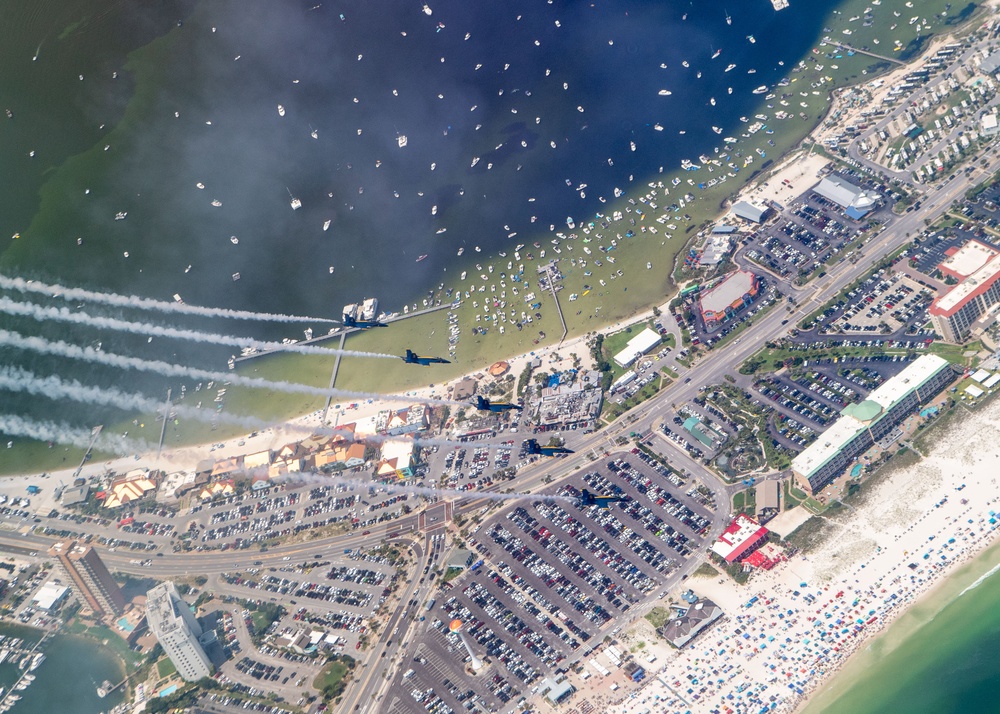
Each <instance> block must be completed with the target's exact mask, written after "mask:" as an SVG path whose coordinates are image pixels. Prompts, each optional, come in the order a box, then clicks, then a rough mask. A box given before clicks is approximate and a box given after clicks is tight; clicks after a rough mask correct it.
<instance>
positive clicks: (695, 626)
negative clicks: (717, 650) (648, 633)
mask: <svg viewBox="0 0 1000 714" xmlns="http://www.w3.org/2000/svg"><path fill="white" fill-rule="evenodd" d="M723 614H724V613H723V612H722V608H721V607H719V606H718V605H716V604H715V603H714V602H712V601H711V600H709V599H708V598H701V599H699V600H695V601H694V602H693V603H691V604H690V606H688V607H677V616H676V617H672V618H671V619H670V620H669V621H667V622H666V623H664V624H663V625H662V626H661V627H660V629H659V630H657V632H658V633H659V635H660V636H661V637H662V638H663V639H665V640H666V641H667V642H669V643H670V644H672V645H673V646H674V647H676V648H677V649H682V648H683V647H684V646H685V645H688V644H690V643H691V641H692V640H694V638H695V637H697V636H698V635H700V634H701V633H702V632H704V631H705V630H707V629H708V628H709V626H710V625H711V624H712V623H714V622H717V621H718V620H720V619H722V616H723Z"/></svg>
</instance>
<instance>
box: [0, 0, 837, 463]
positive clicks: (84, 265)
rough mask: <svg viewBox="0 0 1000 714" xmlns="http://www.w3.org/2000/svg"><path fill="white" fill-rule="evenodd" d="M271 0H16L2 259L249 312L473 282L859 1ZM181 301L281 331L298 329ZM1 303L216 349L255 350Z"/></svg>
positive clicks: (63, 335) (70, 412) (639, 170)
mask: <svg viewBox="0 0 1000 714" xmlns="http://www.w3.org/2000/svg"><path fill="white" fill-rule="evenodd" d="M251 4H252V7H253V11H252V12H251V11H248V10H247V7H248V5H247V3H246V2H236V1H229V2H223V1H214V2H194V1H193V0H191V1H184V0H176V1H175V2H172V3H156V4H154V5H152V6H150V5H148V4H141V5H138V4H135V3H121V2H120V3H110V4H109V3H106V2H100V1H98V0H75V1H74V2H71V3H64V2H60V1H59V0H41V2H39V3H35V4H31V5H23V4H18V3H10V4H9V6H8V7H7V8H6V11H7V13H8V14H9V15H10V21H9V22H8V23H5V25H4V28H3V30H2V31H3V33H5V34H4V37H3V38H4V39H5V40H6V42H4V43H0V59H2V60H3V61H2V62H0V77H2V78H3V79H4V81H5V82H6V83H7V85H9V86H10V87H11V91H10V93H9V94H7V95H5V96H4V97H3V101H4V103H5V104H7V105H8V106H7V107H5V108H9V109H10V110H11V112H12V114H13V117H12V118H10V119H7V118H5V117H3V116H0V129H2V131H0V157H2V158H3V159H4V162H5V166H7V167H10V169H11V170H10V171H8V172H4V174H3V176H2V177H0V189H3V190H0V208H2V209H3V210H0V235H11V236H14V235H18V238H17V239H14V240H7V239H6V238H5V239H4V240H3V241H0V251H2V252H0V269H2V270H3V271H5V272H7V273H13V274H19V275H22V276H24V277H29V278H38V279H42V280H45V281H47V282H63V283H66V284H71V285H81V286H86V287H92V288H99V289H109V290H115V291H118V292H122V293H128V294H139V295H144V296H150V297H157V298H160V299H166V300H170V299H171V298H172V296H174V295H175V294H176V295H178V296H179V297H181V298H182V299H184V300H185V301H187V302H190V303H193V304H202V305H215V306H224V307H239V308H243V309H250V310H267V311H274V312H290V313H296V314H313V315H317V316H325V317H337V316H338V314H339V312H340V306H342V305H343V304H345V303H347V302H351V301H354V300H357V299H358V298H361V297H364V296H369V295H376V296H378V297H379V299H380V300H381V303H382V306H383V308H384V309H387V310H400V309H401V308H402V307H403V305H404V304H409V303H412V302H414V301H419V299H420V298H421V297H422V296H424V295H426V294H427V292H426V291H428V290H433V289H435V288H437V287H438V286H439V285H440V284H443V283H446V282H448V283H450V284H452V285H453V284H454V282H455V278H457V275H456V273H457V272H459V271H460V270H463V269H465V268H464V267H460V266H468V263H469V261H470V260H471V261H473V262H475V261H477V260H482V259H485V257H486V256H488V255H492V254H495V253H496V252H497V251H501V250H511V249H513V248H514V247H515V246H516V245H517V244H518V243H526V244H529V245H530V243H532V242H535V241H538V240H543V239H546V238H547V237H548V236H549V235H550V227H551V228H554V229H555V230H565V228H566V219H567V217H568V216H572V217H574V218H575V219H576V220H578V221H579V220H582V219H583V218H587V217H590V216H592V215H593V214H594V213H595V212H597V211H599V210H601V208H602V207H603V206H604V204H603V203H602V202H601V201H600V198H601V197H604V198H605V199H607V200H613V197H614V193H615V189H616V188H617V189H621V190H623V191H627V190H628V189H629V188H630V187H631V186H633V185H635V184H637V183H641V182H645V181H646V180H648V179H649V178H650V177H654V176H656V175H657V174H658V173H659V172H660V170H661V168H662V169H664V170H676V169H677V168H678V167H679V165H680V162H681V160H682V159H683V158H690V159H692V160H697V157H698V155H699V154H700V153H711V152H712V149H713V147H716V146H721V145H722V141H721V139H722V138H723V137H724V136H727V135H729V134H730V133H732V134H738V132H739V130H740V128H741V127H742V126H743V123H742V122H741V121H740V117H741V116H744V115H749V114H751V113H752V112H751V108H752V107H754V106H755V105H756V103H757V102H758V101H759V100H760V99H761V97H760V95H754V94H753V93H752V90H753V89H754V88H755V87H757V86H759V85H762V84H766V85H769V86H773V85H774V84H775V82H776V81H777V80H778V79H780V78H781V77H783V76H785V75H786V74H788V72H789V70H790V69H791V67H792V66H793V65H794V64H795V63H796V62H797V61H798V60H799V59H800V58H802V57H803V56H805V55H806V54H807V53H808V51H809V48H810V47H811V46H812V43H814V42H815V40H816V38H817V37H818V36H819V35H820V34H821V30H822V18H823V17H824V16H825V15H826V14H827V13H828V12H829V11H830V10H831V9H832V8H834V7H835V6H836V5H837V3H836V2H834V0H823V1H822V2H810V3H796V4H795V6H793V7H792V8H790V9H789V10H786V11H782V12H780V13H775V12H773V11H772V10H771V9H770V7H769V6H767V5H766V3H764V0H760V2H759V3H758V5H760V6H761V7H764V8H765V10H766V11H761V7H757V6H755V5H754V4H752V3H728V4H726V3H723V2H699V3H694V2H691V3H686V4H685V3H663V2H653V1H639V0H633V1H631V2H624V3H612V4H592V3H586V2H569V3H565V2H563V3H555V2H553V3H548V2H545V1H544V0H513V1H511V2H504V3H486V2H473V3H467V2H458V1H456V0H447V1H446V0H442V1H441V2H434V3H431V4H430V5H429V8H430V10H431V12H432V14H430V15H428V14H427V13H426V12H425V11H424V9H423V7H422V4H421V3H417V2H413V3H395V2H388V0H382V1H379V2H371V3H347V2H325V3H321V4H319V5H317V6H315V7H314V6H313V5H312V4H309V3H291V2H283V3H274V2H263V1H261V2H254V3H251ZM728 5H732V7H728ZM727 13H728V14H729V15H730V16H731V19H732V24H731V25H730V24H727V23H726V15H727ZM748 35H753V36H754V37H755V39H756V42H755V43H751V42H750V41H749V39H748ZM716 52H718V53H719V54H718V56H715V57H714V58H713V55H714V54H715V53H716ZM684 62H687V64H688V65H689V66H687V67H685V66H684V64H683V63H684ZM779 63H784V65H782V64H779ZM730 64H733V65H736V66H735V68H733V69H732V70H731V71H729V72H727V71H726V68H727V67H728V66H729V65H730ZM661 65H665V67H663V66H661ZM751 70H753V72H752V73H751ZM699 74H700V75H701V76H700V77H699V76H698V75H699ZM81 76H82V77H83V79H80V77H81ZM730 87H731V88H732V93H731V94H730V93H729V91H728V90H729V88H730ZM660 90H667V91H669V92H671V94H670V95H669V96H661V95H660V94H659V92H660ZM713 98H714V100H715V104H714V105H713V104H712V100H713ZM279 105H281V106H282V107H284V110H285V115H284V116H280V115H279V112H278V106H279ZM581 110H582V111H581ZM751 121H752V119H751ZM657 126H659V127H661V128H662V131H660V130H657V128H656V127H657ZM713 126H716V127H718V128H719V129H720V131H721V134H717V133H716V132H714V131H713V130H712V127H713ZM359 130H360V134H359V133H358V132H359ZM312 132H315V135H316V138H313V136H312ZM401 136H405V137H406V138H407V141H406V146H405V147H400V146H399V143H400V140H399V139H400V137H401ZM633 144H634V145H635V150H634V151H633V150H632V145H633ZM553 145H554V148H553ZM31 152H34V156H30V155H29V154H30V153H31ZM477 159H478V161H476V160H477ZM473 163H475V165H474V166H473ZM199 184H201V185H203V186H204V187H205V188H204V189H200V188H198V185H199ZM293 196H294V197H296V198H299V199H300V200H301V201H302V207H301V208H300V209H299V210H292V207H291V205H290V200H291V198H292V197H293ZM213 201H217V202H219V203H221V205H218V206H216V205H213ZM117 216H124V218H123V219H122V220H116V217H117ZM327 221H329V222H330V227H329V230H326V231H324V230H323V226H324V224H325V223H326V222H327ZM477 247H478V248H479V249H480V250H481V253H478V252H476V248H477ZM460 249H464V256H463V257H461V258H460V257H458V255H457V253H458V252H459V250H460ZM529 250H530V248H529ZM423 255H426V256H427V258H426V259H424V260H422V261H421V262H419V263H417V262H416V260H417V259H418V258H419V257H420V256H423ZM331 270H332V271H333V272H331ZM449 270H450V271H451V272H450V278H451V280H449V279H448V278H449V272H448V271H449ZM237 274H238V276H239V279H238V280H234V277H235V276H236V275H237ZM53 304H56V305H59V306H63V305H64V303H63V302H62V301H55V302H54V303H53ZM71 309H72V306H71ZM97 311H98V312H102V313H103V314H106V315H110V316H112V317H126V316H127V317H129V318H130V319H136V318H137V315H136V313H134V312H132V313H131V314H127V315H126V314H125V313H122V312H121V311H115V310H100V309H98V310H97ZM143 319H152V320H153V321H156V318H155V317H154V318H150V317H149V316H143ZM161 321H162V319H161ZM171 322H172V323H174V324H178V323H180V324H181V326H189V327H195V328H198V329H204V330H224V331H226V332H227V333H230V334H232V333H241V334H247V333H248V332H252V333H253V336H254V337H257V338H279V337H286V336H298V330H299V329H301V327H296V328H292V330H291V334H290V330H289V328H288V327H287V326H271V325H263V324H232V323H229V324H226V325H224V326H222V325H219V324H218V323H212V322H207V321H204V320H203V321H195V320H188V321H179V320H171ZM3 324H4V327H5V328H6V329H12V330H17V331H19V332H22V333H24V334H32V335H39V336H42V337H45V338H47V339H61V340H67V341H70V342H73V343H76V344H81V345H89V346H93V347H99V348H101V349H103V350H106V351H109V352H112V351H113V352H117V353H122V354H129V355H134V356H139V357H143V358H157V359H166V360H168V361H172V362H182V363H188V364H195V365H198V366H204V367H208V368H212V369H218V368H220V367H223V365H224V363H225V359H226V358H227V357H228V356H229V354H230V353H231V352H232V351H233V350H232V348H230V347H225V348H213V347H211V346H206V345H197V344H191V343H185V342H181V341H169V340H164V339H159V338H157V339H155V340H153V341H152V342H147V340H146V338H145V337H141V336H133V335H127V334H122V333H112V332H108V331H99V330H96V329H92V328H85V327H80V326H71V325H66V324H64V323H55V322H44V323H39V322H36V321H35V320H32V319H29V318H21V317H18V318H14V317H10V316H4V318H3ZM303 327H304V326H303ZM316 327H317V328H318V329H325V326H320V325H317V326H316ZM0 357H2V358H3V359H4V360H5V361H6V362H8V363H16V364H19V365H22V366H26V367H28V368H30V369H32V370H33V371H35V372H36V373H39V374H50V373H58V374H60V375H61V376H63V377H64V378H66V377H73V378H78V379H80V380H81V381H83V382H86V383H88V384H97V385H105V386H109V385H112V384H114V385H116V386H119V387H121V388H125V389H137V390H143V391H145V392H146V393H149V394H155V395H157V396H158V397H159V396H161V395H163V394H164V393H165V390H166V388H167V387H168V386H173V387H175V388H176V386H177V385H176V383H170V382H168V381H167V380H165V379H161V378H156V377H150V376H148V375H142V374H133V373H128V374H123V373H121V372H120V371H113V370H109V369H106V368H101V367H96V366H94V365H90V364H84V363H75V362H66V361H64V360H60V359H55V358H49V357H43V356H40V355H37V354H31V353H27V352H23V351H17V350H11V349H2V348H0ZM191 386H193V385H191ZM207 403H210V402H207ZM4 405H5V406H6V407H8V408H9V410H10V411H14V412H16V413H18V414H22V415H27V416H31V417H33V418H35V419H43V418H51V417H52V414H53V405H52V403H51V402H48V401H47V400H44V399H38V398H37V397H34V396H30V397H25V396H23V395H17V394H11V395H4ZM58 415H59V418H60V419H61V420H64V421H67V422H69V423H71V424H76V425H80V426H89V425H92V424H94V423H108V422H114V421H115V420H116V417H120V416H121V413H120V412H117V411H115V410H112V409H107V408H100V407H93V406H82V405H78V404H73V403H66V402H64V403H62V404H60V406H59V409H58ZM67 458H68V457H67ZM67 463H68V461H67Z"/></svg>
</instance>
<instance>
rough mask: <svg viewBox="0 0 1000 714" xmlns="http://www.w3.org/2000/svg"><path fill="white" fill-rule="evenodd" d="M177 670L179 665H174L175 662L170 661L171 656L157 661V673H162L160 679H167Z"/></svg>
mask: <svg viewBox="0 0 1000 714" xmlns="http://www.w3.org/2000/svg"><path fill="white" fill-rule="evenodd" d="M176 672H177V667H175V666H174V663H173V662H171V661H170V658H169V657H164V658H163V659H161V660H160V661H159V662H157V663H156V673H157V674H158V675H160V679H166V678H167V677H169V676H170V675H171V674H174V673H176Z"/></svg>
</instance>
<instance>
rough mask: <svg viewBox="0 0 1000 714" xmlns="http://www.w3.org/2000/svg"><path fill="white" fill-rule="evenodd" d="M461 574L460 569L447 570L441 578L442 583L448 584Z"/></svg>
mask: <svg viewBox="0 0 1000 714" xmlns="http://www.w3.org/2000/svg"><path fill="white" fill-rule="evenodd" d="M461 574H462V569H461V568H448V569H447V570H446V571H444V575H443V576H442V578H441V582H442V583H449V582H451V581H452V580H454V579H455V578H457V577H458V576H459V575H461Z"/></svg>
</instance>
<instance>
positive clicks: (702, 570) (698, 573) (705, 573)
mask: <svg viewBox="0 0 1000 714" xmlns="http://www.w3.org/2000/svg"><path fill="white" fill-rule="evenodd" d="M718 574H719V571H718V570H716V569H715V568H713V567H712V564H711V563H702V564H701V565H699V566H698V568H697V570H695V571H694V573H692V576H693V577H696V578H714V577H715V576H717V575H718Z"/></svg>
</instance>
